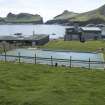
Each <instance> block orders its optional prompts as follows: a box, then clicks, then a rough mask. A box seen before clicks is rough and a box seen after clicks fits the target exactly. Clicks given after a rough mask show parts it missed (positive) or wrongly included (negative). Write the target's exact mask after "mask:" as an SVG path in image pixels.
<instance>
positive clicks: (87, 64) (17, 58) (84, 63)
mask: <svg viewBox="0 0 105 105" xmlns="http://www.w3.org/2000/svg"><path fill="white" fill-rule="evenodd" d="M0 60H1V61H5V62H7V61H12V62H18V63H34V64H48V65H51V66H56V67H57V66H69V67H70V68H71V67H84V68H89V69H93V68H95V69H104V64H105V62H104V61H92V60H91V59H90V58H89V59H88V60H73V59H72V56H70V58H68V59H57V58H53V56H51V57H49V58H43V57H38V55H36V54H35V55H34V57H32V56H23V55H21V53H18V55H8V54H7V53H6V52H5V53H4V54H0Z"/></svg>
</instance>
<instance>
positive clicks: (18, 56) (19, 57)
mask: <svg viewBox="0 0 105 105" xmlns="http://www.w3.org/2000/svg"><path fill="white" fill-rule="evenodd" d="M18 57H19V63H20V57H21V56H20V52H19V53H18Z"/></svg>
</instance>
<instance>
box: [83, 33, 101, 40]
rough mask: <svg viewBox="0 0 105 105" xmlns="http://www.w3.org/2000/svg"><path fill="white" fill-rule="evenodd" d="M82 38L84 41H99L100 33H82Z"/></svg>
mask: <svg viewBox="0 0 105 105" xmlns="http://www.w3.org/2000/svg"><path fill="white" fill-rule="evenodd" d="M82 36H83V38H84V39H85V40H98V39H101V32H83V33H82Z"/></svg>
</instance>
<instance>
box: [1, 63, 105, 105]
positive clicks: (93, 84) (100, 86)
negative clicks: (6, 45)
mask: <svg viewBox="0 0 105 105" xmlns="http://www.w3.org/2000/svg"><path fill="white" fill-rule="evenodd" d="M0 68H1V69H0V105H105V71H96V70H92V71H91V70H86V69H85V70H84V69H79V68H72V69H69V68H59V67H58V68H54V67H53V68H52V67H49V66H46V65H28V64H20V65H19V64H11V63H0Z"/></svg>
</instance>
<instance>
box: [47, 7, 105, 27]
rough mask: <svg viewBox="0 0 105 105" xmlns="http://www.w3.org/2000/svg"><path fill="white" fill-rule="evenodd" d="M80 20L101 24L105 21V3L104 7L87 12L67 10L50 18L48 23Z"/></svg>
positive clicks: (81, 21) (69, 23)
mask: <svg viewBox="0 0 105 105" xmlns="http://www.w3.org/2000/svg"><path fill="white" fill-rule="evenodd" d="M75 22H78V23H80V24H89V23H93V24H100V23H105V5H103V6H102V7H100V8H98V9H95V10H92V11H89V12H85V13H74V12H70V11H68V10H65V11H64V12H63V13H62V14H60V15H58V16H56V17H54V18H53V20H49V21H47V22H46V24H64V25H71V24H72V23H75Z"/></svg>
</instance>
